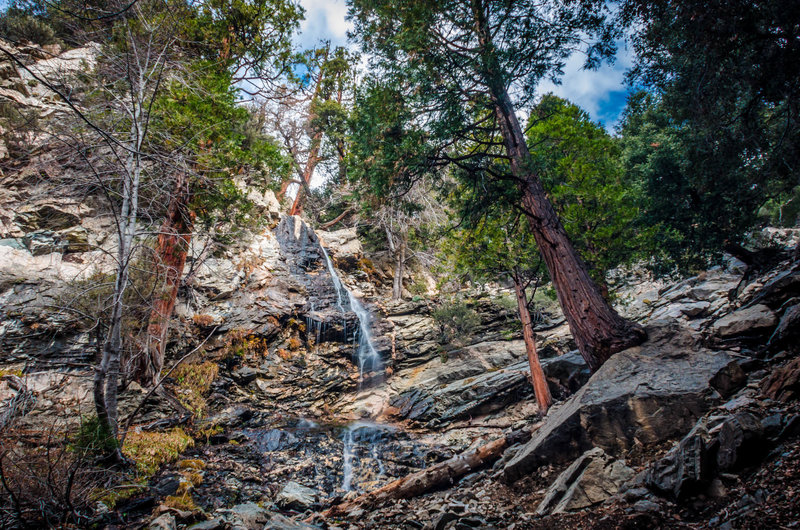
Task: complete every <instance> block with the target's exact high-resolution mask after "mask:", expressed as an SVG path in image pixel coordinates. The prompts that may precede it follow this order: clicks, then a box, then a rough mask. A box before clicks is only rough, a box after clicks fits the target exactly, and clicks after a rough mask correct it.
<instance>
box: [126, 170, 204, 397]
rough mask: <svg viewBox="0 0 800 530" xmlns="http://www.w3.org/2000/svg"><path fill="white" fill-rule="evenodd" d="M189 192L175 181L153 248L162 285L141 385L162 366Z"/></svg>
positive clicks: (188, 228)
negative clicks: (174, 187)
mask: <svg viewBox="0 0 800 530" xmlns="http://www.w3.org/2000/svg"><path fill="white" fill-rule="evenodd" d="M190 200H191V191H190V190H189V185H188V183H187V182H186V179H185V177H183V176H181V177H180V178H179V179H178V182H177V186H176V190H175V193H174V194H173V196H172V198H171V199H170V204H169V207H168V209H167V216H166V218H165V219H164V223H163V224H162V225H161V230H160V232H159V234H158V242H157V244H156V248H155V256H156V273H157V278H158V279H159V281H160V282H162V285H161V288H160V289H157V290H156V293H157V294H156V297H155V300H153V307H152V309H151V311H150V319H149V324H148V326H147V338H146V341H145V348H144V352H143V354H142V356H141V357H140V362H139V364H138V366H137V368H136V372H135V377H136V379H137V380H138V381H139V382H141V383H142V384H144V385H151V384H153V383H155V380H156V378H157V376H158V374H159V373H160V372H161V369H162V368H163V367H164V350H165V348H166V343H167V332H168V331H169V321H170V318H171V317H172V311H173V309H174V308H175V301H176V299H177V297H178V287H179V286H180V282H181V277H182V276H183V267H184V265H185V264H186V255H187V253H188V251H189V243H190V241H191V237H192V228H193V226H194V214H193V213H192V212H191V211H190V210H189V202H190Z"/></svg>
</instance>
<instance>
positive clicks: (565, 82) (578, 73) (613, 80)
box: [297, 0, 632, 132]
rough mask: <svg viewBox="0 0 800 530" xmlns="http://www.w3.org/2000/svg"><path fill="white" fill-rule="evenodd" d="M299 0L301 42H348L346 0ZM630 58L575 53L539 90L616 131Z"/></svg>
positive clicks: (621, 52) (625, 54) (623, 54)
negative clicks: (609, 59)
mask: <svg viewBox="0 0 800 530" xmlns="http://www.w3.org/2000/svg"><path fill="white" fill-rule="evenodd" d="M300 4H302V6H303V7H304V8H305V10H306V20H305V21H304V22H303V23H302V25H301V33H300V35H299V36H298V40H297V42H298V44H300V45H302V46H313V45H314V44H316V43H318V42H319V41H321V40H330V41H331V43H332V44H333V45H346V44H347V30H348V29H349V27H350V25H349V24H348V22H347V21H346V20H345V15H346V14H347V6H346V4H345V0H300ZM631 59H632V55H631V53H630V52H629V50H627V49H625V48H624V47H621V48H620V50H619V53H618V55H617V60H616V61H615V63H614V64H610V65H609V64H604V65H603V66H602V67H601V68H600V69H598V70H595V71H587V70H583V69H582V68H581V66H582V64H583V58H582V57H581V56H578V55H575V56H573V57H571V58H570V60H569V62H568V63H567V67H566V69H565V71H564V77H563V78H562V82H561V84H559V85H554V84H553V83H550V82H545V83H542V85H541V86H540V87H539V92H540V93H542V94H545V93H547V92H553V93H554V94H556V95H558V96H561V97H563V98H566V99H568V100H570V101H572V102H573V103H576V104H578V105H580V106H581V107H582V108H583V109H585V110H586V111H587V112H588V113H589V114H590V115H591V116H592V119H594V120H596V121H599V122H602V123H603V124H604V125H605V126H606V128H607V129H608V130H609V132H613V128H614V126H615V125H616V124H617V122H618V121H619V117H620V114H621V112H622V110H623V108H624V107H625V102H626V98H627V95H628V89H627V87H626V86H625V80H624V76H625V71H626V70H627V69H628V68H629V67H630V66H631Z"/></svg>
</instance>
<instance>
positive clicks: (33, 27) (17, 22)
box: [0, 13, 59, 46]
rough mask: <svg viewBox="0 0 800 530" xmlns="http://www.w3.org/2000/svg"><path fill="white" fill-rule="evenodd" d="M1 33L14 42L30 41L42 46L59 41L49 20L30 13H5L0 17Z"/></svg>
mask: <svg viewBox="0 0 800 530" xmlns="http://www.w3.org/2000/svg"><path fill="white" fill-rule="evenodd" d="M0 35H3V36H4V37H5V38H6V39H8V40H10V41H13V42H19V41H30V42H33V43H34V44H39V45H41V46H44V45H47V44H58V43H59V40H58V38H57V37H56V32H55V31H54V30H53V28H52V27H50V25H49V24H48V23H47V22H45V21H43V20H41V19H38V18H35V17H32V16H30V15H22V14H8V13H6V14H4V15H3V16H2V17H0Z"/></svg>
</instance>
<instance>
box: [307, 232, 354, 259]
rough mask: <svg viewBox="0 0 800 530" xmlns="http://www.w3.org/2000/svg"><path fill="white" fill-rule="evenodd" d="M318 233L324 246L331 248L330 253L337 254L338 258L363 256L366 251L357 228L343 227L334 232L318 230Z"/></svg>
mask: <svg viewBox="0 0 800 530" xmlns="http://www.w3.org/2000/svg"><path fill="white" fill-rule="evenodd" d="M316 233H317V237H319V239H320V241H321V242H322V244H323V246H325V248H327V249H329V251H330V253H331V254H332V255H335V256H336V259H342V258H346V257H350V256H361V255H362V254H363V252H364V251H363V249H362V248H361V241H359V239H358V233H357V232H356V229H355V228H342V229H341V230H336V231H333V232H325V231H324V230H317V231H316Z"/></svg>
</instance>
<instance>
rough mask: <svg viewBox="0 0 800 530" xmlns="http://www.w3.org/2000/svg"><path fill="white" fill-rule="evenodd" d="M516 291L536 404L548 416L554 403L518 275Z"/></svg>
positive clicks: (515, 280)
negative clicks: (540, 361) (540, 360)
mask: <svg viewBox="0 0 800 530" xmlns="http://www.w3.org/2000/svg"><path fill="white" fill-rule="evenodd" d="M514 291H515V293H516V295H517V308H518V310H519V319H520V321H521V322H522V338H523V340H524V341H525V351H526V353H527V354H528V365H529V366H530V368H531V383H532V384H533V393H534V394H535V395H536V403H538V404H539V410H541V411H542V414H546V413H547V409H549V408H550V405H552V403H553V398H552V396H550V387H548V386H547V379H546V378H545V376H544V370H542V365H541V364H540V363H539V355H538V354H537V353H536V337H535V336H534V334H533V324H532V323H531V313H530V311H529V310H528V299H527V296H526V295H525V290H524V289H523V287H522V280H521V279H520V278H519V276H518V275H516V274H514Z"/></svg>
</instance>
